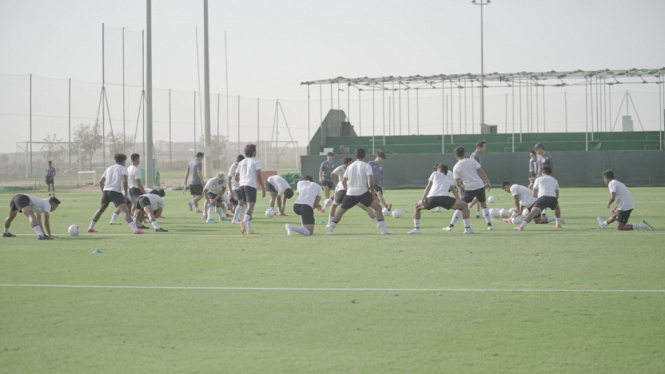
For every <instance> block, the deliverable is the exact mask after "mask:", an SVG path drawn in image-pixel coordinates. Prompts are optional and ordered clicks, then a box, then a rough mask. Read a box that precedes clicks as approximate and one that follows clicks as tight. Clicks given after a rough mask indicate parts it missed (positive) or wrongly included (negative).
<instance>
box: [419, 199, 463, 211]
mask: <svg viewBox="0 0 665 374" xmlns="http://www.w3.org/2000/svg"><path fill="white" fill-rule="evenodd" d="M456 201H457V199H455V198H454V197H450V196H432V197H426V198H424V199H423V207H425V209H427V210H430V209H432V208H436V207H439V206H440V207H442V208H444V209H448V210H450V208H452V207H453V205H455V202H456Z"/></svg>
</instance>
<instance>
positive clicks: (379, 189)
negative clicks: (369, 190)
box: [374, 185, 383, 193]
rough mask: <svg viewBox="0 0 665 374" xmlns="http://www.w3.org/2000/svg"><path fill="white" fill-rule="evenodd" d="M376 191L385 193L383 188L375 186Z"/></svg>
mask: <svg viewBox="0 0 665 374" xmlns="http://www.w3.org/2000/svg"><path fill="white" fill-rule="evenodd" d="M374 190H375V191H376V193H383V187H380V186H377V185H374Z"/></svg>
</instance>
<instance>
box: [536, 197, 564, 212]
mask: <svg viewBox="0 0 665 374" xmlns="http://www.w3.org/2000/svg"><path fill="white" fill-rule="evenodd" d="M558 205H559V201H558V200H557V199H556V197H554V196H543V197H539V198H538V200H536V202H535V203H533V207H535V208H540V210H545V209H547V208H550V209H552V210H554V209H556V207H557V206H558Z"/></svg>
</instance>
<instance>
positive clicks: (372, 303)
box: [0, 188, 665, 373]
mask: <svg viewBox="0 0 665 374" xmlns="http://www.w3.org/2000/svg"><path fill="white" fill-rule="evenodd" d="M631 191H632V193H633V195H634V197H635V200H636V208H635V211H634V212H633V215H632V217H631V222H632V223H636V222H641V221H642V220H646V221H648V222H649V223H650V224H651V225H652V226H653V227H654V228H655V229H656V231H653V232H647V231H634V232H618V231H617V230H616V229H615V227H616V226H614V225H613V226H610V227H608V228H606V229H604V230H601V229H599V228H598V226H597V224H596V222H595V217H596V216H597V215H601V216H603V217H605V215H607V214H608V210H607V209H606V208H605V204H606V202H607V200H608V191H607V189H606V188H602V189H601V188H598V189H563V190H562V193H561V198H560V203H561V207H562V212H563V216H564V218H565V219H566V224H565V225H564V227H563V229H555V227H554V225H551V224H550V225H534V224H531V225H529V226H528V227H527V230H526V231H524V232H514V231H512V227H513V225H509V224H506V223H503V222H501V221H498V222H495V223H494V226H495V230H494V231H491V232H488V231H486V230H484V227H485V223H484V220H482V219H475V218H473V219H472V227H474V228H475V229H476V230H478V231H480V234H479V235H463V234H462V225H461V222H459V223H458V225H457V227H456V228H455V231H453V232H444V231H442V230H441V228H442V227H444V226H446V225H447V224H448V222H449V221H450V217H451V212H448V211H444V212H443V213H434V212H425V213H423V218H422V221H421V229H422V232H423V234H422V235H420V236H409V235H406V234H405V233H406V232H407V231H409V230H410V229H411V228H412V225H413V221H412V212H413V208H412V205H413V202H415V201H416V200H417V199H418V198H419V197H420V196H421V194H422V191H420V190H418V191H416V190H409V191H389V192H388V195H387V197H388V198H389V200H390V201H391V202H392V203H393V204H394V205H395V206H396V207H398V208H400V209H402V210H407V211H408V213H405V214H404V215H403V216H402V218H399V219H395V218H392V217H391V218H388V219H387V222H388V226H389V228H390V229H391V230H392V231H394V232H395V233H396V234H397V235H394V236H382V235H379V233H380V231H379V229H377V228H376V227H375V225H374V224H373V222H371V221H370V220H369V218H367V216H366V215H365V214H364V212H362V211H360V210H359V209H358V208H354V209H352V210H351V211H349V212H348V213H347V215H346V216H345V217H344V219H343V220H342V222H341V223H340V224H339V225H338V227H337V229H336V230H335V235H334V236H326V235H325V230H326V228H325V226H324V225H323V224H317V226H316V232H315V235H314V236H313V237H302V236H299V235H298V234H295V233H294V236H293V237H287V236H286V231H285V230H284V224H285V223H292V224H295V223H298V222H299V220H298V218H297V216H295V214H293V213H291V214H290V215H289V217H280V218H272V219H268V218H266V217H265V216H264V215H263V211H264V210H265V209H266V207H267V203H268V200H267V199H263V200H260V202H259V204H258V207H257V213H256V214H255V218H254V229H255V230H256V231H258V233H259V235H256V236H252V237H242V236H241V235H240V233H239V229H238V226H235V225H230V224H229V223H228V222H224V223H219V224H204V223H203V222H202V220H201V219H200V216H199V215H197V214H195V213H192V212H190V211H189V210H188V209H187V206H186V201H187V199H186V197H184V196H182V195H181V194H180V192H173V193H171V194H170V195H169V194H168V193H167V196H166V204H167V207H166V210H165V212H164V215H165V216H166V218H164V219H162V220H160V224H161V225H162V227H164V228H166V229H168V230H170V232H168V233H163V234H156V233H153V232H149V233H148V235H132V234H131V231H130V229H129V228H128V226H127V225H126V224H123V225H121V226H108V225H107V224H106V223H107V222H108V220H109V219H110V215H111V209H109V210H108V211H107V212H106V213H105V215H104V216H102V219H101V220H100V222H99V224H98V225H97V229H98V230H99V233H98V234H92V235H90V234H82V235H80V236H78V237H70V236H68V235H66V230H67V227H68V226H69V225H71V224H77V225H79V226H80V227H81V229H82V231H85V229H87V227H88V224H89V222H90V219H91V217H92V215H93V213H94V211H95V210H96V208H97V204H98V201H99V198H100V194H98V193H94V194H92V193H91V194H79V193H74V192H71V193H62V194H59V195H58V197H59V198H60V199H61V200H62V205H61V206H60V208H59V209H58V210H57V211H56V212H54V214H53V215H52V228H53V231H54V233H55V234H57V235H59V237H58V238H57V239H56V240H53V241H38V240H37V236H36V234H35V233H34V231H32V230H31V229H30V227H29V224H28V222H27V219H26V218H25V216H23V215H21V216H18V217H17V219H16V220H15V221H14V223H13V224H12V228H11V231H12V232H13V233H15V234H19V236H18V237H16V238H2V239H1V240H0V372H3V373H91V372H94V373H104V372H109V373H118V372H123V373H169V372H201V373H206V372H226V373H258V372H260V373H282V372H312V373H385V372H399V373H439V372H447V373H473V372H482V373H548V372H551V373H589V372H593V373H657V372H664V371H665V313H664V311H665V245H664V243H665V215H663V214H662V213H663V211H664V210H665V200H663V197H665V194H663V189H662V188H633V189H631ZM491 194H494V195H495V196H497V197H499V198H500V201H499V202H497V203H495V204H491V205H490V206H491V207H500V208H508V207H510V201H511V197H510V196H509V195H508V194H507V193H505V192H503V191H501V190H499V189H494V190H492V192H491ZM37 195H38V196H39V194H37ZM44 195H45V194H44V193H41V197H44ZM12 196H13V194H1V195H0V204H1V205H2V206H7V204H8V202H9V200H10V199H11V197H12ZM291 205H292V201H291V202H290V203H289V206H291ZM289 212H290V211H289ZM316 214H317V215H316V217H317V220H319V221H323V220H325V219H326V218H327V215H324V214H319V213H316ZM550 214H551V213H550ZM96 249H100V250H102V251H103V253H102V254H93V253H92V252H93V251H94V250H96Z"/></svg>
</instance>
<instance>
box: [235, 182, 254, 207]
mask: <svg viewBox="0 0 665 374" xmlns="http://www.w3.org/2000/svg"><path fill="white" fill-rule="evenodd" d="M238 200H242V201H244V202H246V203H255V202H256V188H254V187H251V186H240V189H239V190H238Z"/></svg>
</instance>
